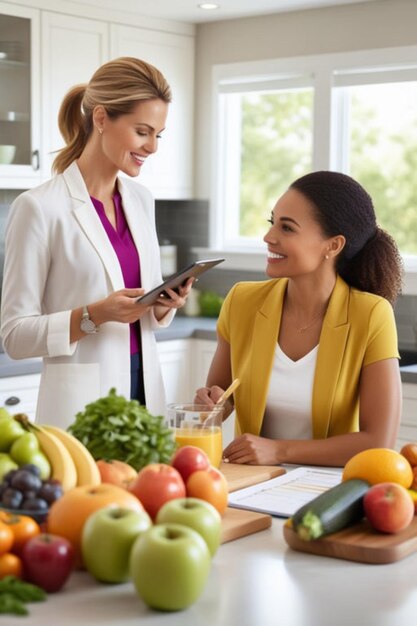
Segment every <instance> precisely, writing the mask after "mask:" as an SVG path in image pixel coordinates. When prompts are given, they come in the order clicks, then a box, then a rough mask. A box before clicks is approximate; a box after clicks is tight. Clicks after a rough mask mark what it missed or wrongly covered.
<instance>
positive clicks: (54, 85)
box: [41, 12, 109, 179]
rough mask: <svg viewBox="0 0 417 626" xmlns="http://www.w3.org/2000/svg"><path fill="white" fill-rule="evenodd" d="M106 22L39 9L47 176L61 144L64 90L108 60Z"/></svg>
mask: <svg viewBox="0 0 417 626" xmlns="http://www.w3.org/2000/svg"><path fill="white" fill-rule="evenodd" d="M108 31H109V27H108V24H107V23H106V22H99V21H95V20H85V19H82V18H80V17H72V16H69V15H61V14H59V13H48V12H42V50H41V52H42V55H41V58H42V76H43V81H42V144H43V150H42V154H43V158H42V161H43V162H42V173H43V177H44V178H45V179H48V178H50V176H51V166H52V162H53V160H54V157H55V154H53V153H54V152H55V151H56V150H59V149H60V148H62V147H63V146H64V141H63V139H62V137H61V134H60V132H59V129H58V111H59V107H60V105H61V102H62V100H63V98H64V96H65V94H66V93H67V91H68V90H69V89H70V88H71V87H73V86H74V85H76V84H79V83H86V82H88V81H89V80H90V78H91V76H92V75H93V73H94V72H95V70H96V69H97V68H98V67H99V66H100V65H102V64H103V63H105V62H106V61H107V60H108V56H109V43H108V38H109V34H108Z"/></svg>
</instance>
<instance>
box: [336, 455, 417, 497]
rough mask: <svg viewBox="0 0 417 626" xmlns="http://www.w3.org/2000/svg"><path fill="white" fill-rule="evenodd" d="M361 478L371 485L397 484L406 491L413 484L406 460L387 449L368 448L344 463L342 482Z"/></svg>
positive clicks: (411, 473) (409, 466)
mask: <svg viewBox="0 0 417 626" xmlns="http://www.w3.org/2000/svg"><path fill="white" fill-rule="evenodd" d="M350 478H361V479H362V480H367V481H368V482H369V483H370V484H371V485H376V484H377V483H386V482H391V483H398V484H399V485H402V486H403V487H405V488H406V489H408V488H409V487H410V485H411V483H412V482H413V472H412V469H411V465H410V463H409V462H408V461H407V459H406V458H405V457H404V456H402V454H400V453H399V452H396V451H395V450H390V449H389V448H369V450H362V452H358V454H355V456H353V457H352V458H351V459H349V461H348V462H347V463H346V465H345V467H344V470H343V475H342V480H349V479H350Z"/></svg>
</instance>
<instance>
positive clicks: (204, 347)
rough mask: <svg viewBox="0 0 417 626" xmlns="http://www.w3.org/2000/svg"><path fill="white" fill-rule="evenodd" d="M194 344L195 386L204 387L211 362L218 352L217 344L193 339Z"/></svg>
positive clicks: (206, 340)
mask: <svg viewBox="0 0 417 626" xmlns="http://www.w3.org/2000/svg"><path fill="white" fill-rule="evenodd" d="M193 342H194V350H193V353H194V384H195V388H196V389H197V388H198V387H204V386H205V384H206V380H207V374H208V372H209V369H210V365H211V361H212V359H213V356H214V353H215V352H216V347H217V342H216V341H210V340H208V339H193Z"/></svg>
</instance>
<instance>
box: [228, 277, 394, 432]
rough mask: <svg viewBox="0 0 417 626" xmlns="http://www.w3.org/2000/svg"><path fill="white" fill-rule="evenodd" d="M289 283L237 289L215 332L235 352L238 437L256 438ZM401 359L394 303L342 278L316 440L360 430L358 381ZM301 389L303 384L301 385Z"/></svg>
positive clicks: (316, 404) (319, 377) (324, 341)
mask: <svg viewBox="0 0 417 626" xmlns="http://www.w3.org/2000/svg"><path fill="white" fill-rule="evenodd" d="M287 283H288V279H285V278H282V279H275V280H267V281H262V282H246V283H237V284H236V285H235V286H234V287H233V288H232V289H231V291H230V292H229V294H228V296H227V298H226V300H225V302H224V304H223V307H222V310H221V313H220V317H219V321H218V324H217V329H218V332H219V334H220V335H221V336H222V337H223V338H224V339H225V340H226V341H227V342H228V343H229V344H230V350H231V366H232V376H233V378H236V377H238V378H239V379H240V380H241V384H240V387H239V388H238V389H237V391H236V392H235V395H234V397H235V406H236V417H237V420H236V432H237V433H238V434H240V433H253V434H255V435H259V433H260V431H261V427H262V421H263V417H264V412H265V406H266V400H267V395H268V388H269V380H270V376H271V371H272V365H273V361H274V354H275V348H276V343H277V339H278V336H279V329H280V324H281V314H282V307H283V302H284V296H285V292H286V287H287ZM388 358H399V354H398V342H397V331H396V326H395V320H394V313H393V309H392V307H391V305H390V303H389V302H388V301H387V300H385V299H384V298H381V297H379V296H376V295H374V294H371V293H366V292H363V291H359V290H357V289H353V288H351V287H349V286H348V285H347V284H346V283H345V282H344V281H343V280H342V278H340V276H338V278H337V280H336V284H335V287H334V289H333V293H332V295H331V298H330V302H329V306H328V309H327V312H326V315H325V318H324V321H323V326H322V331H321V335H320V340H319V349H318V354H317V363H316V370H315V375H314V384H313V398H312V421H313V424H312V427H313V437H314V438H315V439H323V438H326V437H330V436H332V435H339V434H344V433H347V432H355V431H357V430H358V429H359V380H360V375H361V371H362V368H363V367H364V366H365V365H369V364H370V363H374V362H376V361H380V360H383V359H388ZM302 384H303V381H302V380H300V385H302Z"/></svg>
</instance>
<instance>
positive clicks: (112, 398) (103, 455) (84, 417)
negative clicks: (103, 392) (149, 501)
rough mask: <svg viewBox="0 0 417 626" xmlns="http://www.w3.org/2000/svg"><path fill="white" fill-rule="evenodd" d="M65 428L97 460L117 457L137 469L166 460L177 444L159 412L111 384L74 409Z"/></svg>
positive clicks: (108, 459) (166, 461) (169, 458)
mask: <svg viewBox="0 0 417 626" xmlns="http://www.w3.org/2000/svg"><path fill="white" fill-rule="evenodd" d="M68 430H69V432H70V433H72V434H73V435H74V437H77V439H79V440H80V441H81V443H83V444H84V445H85V447H86V448H87V449H88V450H89V451H90V452H91V454H92V456H93V457H94V458H95V459H96V461H97V460H98V459H103V460H104V461H112V460H115V459H117V460H119V461H124V462H125V463H129V465H132V467H134V468H135V469H136V470H140V469H141V468H142V467H144V466H145V465H148V464H149V463H169V461H170V460H171V457H172V455H173V453H174V450H175V448H176V444H175V441H174V437H173V435H172V431H171V429H170V428H168V427H167V426H166V425H165V423H164V418H163V416H162V415H158V416H154V415H151V414H150V413H149V411H148V410H147V409H146V407H145V406H142V405H140V404H139V402H138V401H137V400H126V398H125V397H123V396H118V395H117V394H116V389H114V388H112V389H110V391H109V395H108V396H107V397H105V398H100V399H99V400H96V401H95V402H91V403H90V404H87V406H86V407H85V410H84V411H81V412H79V413H77V415H76V416H75V422H74V423H73V424H71V426H70V427H69V428H68Z"/></svg>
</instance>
